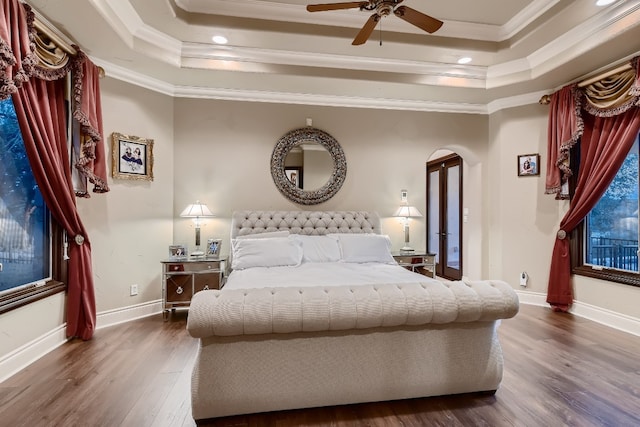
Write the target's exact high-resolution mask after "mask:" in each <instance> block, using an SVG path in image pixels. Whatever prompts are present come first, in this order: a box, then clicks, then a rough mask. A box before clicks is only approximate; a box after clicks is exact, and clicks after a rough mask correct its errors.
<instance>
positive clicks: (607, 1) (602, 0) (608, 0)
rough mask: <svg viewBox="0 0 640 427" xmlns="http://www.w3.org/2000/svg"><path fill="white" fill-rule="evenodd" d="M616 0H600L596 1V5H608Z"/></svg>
mask: <svg viewBox="0 0 640 427" xmlns="http://www.w3.org/2000/svg"><path fill="white" fill-rule="evenodd" d="M614 1H616V0H598V1H597V2H596V6H606V5H608V4H611V3H613V2H614Z"/></svg>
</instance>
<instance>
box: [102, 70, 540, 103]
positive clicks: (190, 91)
mask: <svg viewBox="0 0 640 427" xmlns="http://www.w3.org/2000/svg"><path fill="white" fill-rule="evenodd" d="M91 60H92V61H93V62H94V63H95V64H96V65H98V66H100V67H102V68H104V70H105V73H106V75H107V76H108V77H110V78H114V79H116V80H120V81H123V82H125V83H129V84H132V85H135V86H139V87H142V88H145V89H148V90H151V91H154V92H158V93H161V94H163V95H167V96H171V97H174V98H197V99H217V100H225V101H245V102H267V103H277V104H296V105H317V106H325V107H349V108H372V109H379V110H401V111H422V112H440V113H458V114H482V115H487V114H493V113H495V112H497V111H500V110H503V109H508V108H515V107H520V106H524V105H530V104H537V103H538V100H539V99H540V97H541V96H542V95H544V94H545V93H548V92H544V91H542V92H534V93H528V94H523V95H518V96H513V97H509V98H503V99H497V100H494V101H491V102H490V103H488V104H486V105H485V104H469V103H454V102H434V101H420V100H410V99H389V98H375V97H369V98H367V97H353V96H339V95H323V94H309V93H292V92H276V91H260V90H245V89H228V88H215V87H201V86H176V85H172V84H170V83H167V82H164V81H161V80H158V79H152V78H149V77H148V76H146V75H143V74H140V73H136V72H133V71H131V70H129V69H127V68H124V67H121V66H119V65H115V64H112V63H109V62H106V61H102V60H100V59H99V58H91Z"/></svg>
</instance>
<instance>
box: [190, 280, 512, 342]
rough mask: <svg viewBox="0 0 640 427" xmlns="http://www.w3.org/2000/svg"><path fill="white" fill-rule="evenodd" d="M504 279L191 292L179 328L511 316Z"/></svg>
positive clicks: (257, 329) (224, 332)
mask: <svg viewBox="0 0 640 427" xmlns="http://www.w3.org/2000/svg"><path fill="white" fill-rule="evenodd" d="M517 312H518V297H517V295H516V294H515V292H514V291H513V289H512V288H511V286H509V284H507V283H506V282H503V281H496V280H493V281H491V280H487V281H466V282H463V281H457V282H445V283H442V282H437V281H427V282H423V283H403V284H397V285H396V284H382V285H368V286H334V287H309V288H261V289H235V290H222V291H206V292H198V293H197V294H196V295H195V296H194V298H193V300H192V303H191V308H190V310H189V319H188V324H187V329H188V330H189V333H190V334H191V335H192V336H193V337H195V338H203V337H209V336H231V335H254V334H271V333H292V332H310V331H313V332H317V331H334V330H349V329H367V328H376V327H392V326H403V325H409V326H413V325H425V324H445V323H453V322H475V321H491V320H497V319H506V318H509V317H513V316H514V315H515V314H516V313H517Z"/></svg>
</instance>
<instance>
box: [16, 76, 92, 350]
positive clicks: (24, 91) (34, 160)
mask: <svg viewBox="0 0 640 427" xmlns="http://www.w3.org/2000/svg"><path fill="white" fill-rule="evenodd" d="M64 90H65V82H64V80H62V79H61V80H55V81H51V82H48V81H45V80H40V79H31V80H29V81H28V82H26V83H24V84H23V85H22V86H21V87H20V88H19V89H18V91H17V92H16V93H15V94H14V95H13V103H14V105H15V109H16V115H17V116H18V122H19V123H20V128H21V129H22V130H23V132H22V134H23V139H24V145H25V148H26V151H27V155H28V157H29V161H30V163H31V169H32V170H33V174H34V176H35V178H36V182H37V183H38V187H40V191H41V192H42V196H43V198H44V200H45V203H46V204H47V207H48V208H49V210H50V211H51V214H52V215H53V217H54V218H55V219H56V221H58V222H59V223H60V224H61V225H62V226H63V227H64V229H65V230H66V231H67V234H68V235H69V236H73V240H74V242H75V244H74V243H72V244H71V245H70V248H69V257H70V259H69V268H68V271H69V277H68V283H67V337H79V338H82V339H85V340H87V339H90V338H91V337H92V336H93V332H94V330H95V323H96V313H95V311H96V309H95V297H94V292H93V275H92V271H91V246H90V244H89V240H88V239H87V233H86V231H85V229H84V226H83V225H82V221H81V220H80V217H79V215H78V212H77V210H76V203H75V194H74V191H73V185H72V182H71V171H70V169H69V154H68V150H67V138H66V122H67V118H66V108H65V104H64Z"/></svg>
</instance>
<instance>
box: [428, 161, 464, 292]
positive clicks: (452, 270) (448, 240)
mask: <svg viewBox="0 0 640 427" xmlns="http://www.w3.org/2000/svg"><path fill="white" fill-rule="evenodd" d="M426 189H427V195H426V200H427V238H426V241H427V250H428V252H430V253H435V254H436V274H437V275H438V276H440V277H443V278H446V279H450V280H460V279H461V278H462V253H463V251H462V220H463V208H462V158H461V157H460V156H459V155H458V154H456V153H451V154H447V155H443V156H442V157H438V158H436V159H434V160H430V161H429V162H427V185H426Z"/></svg>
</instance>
